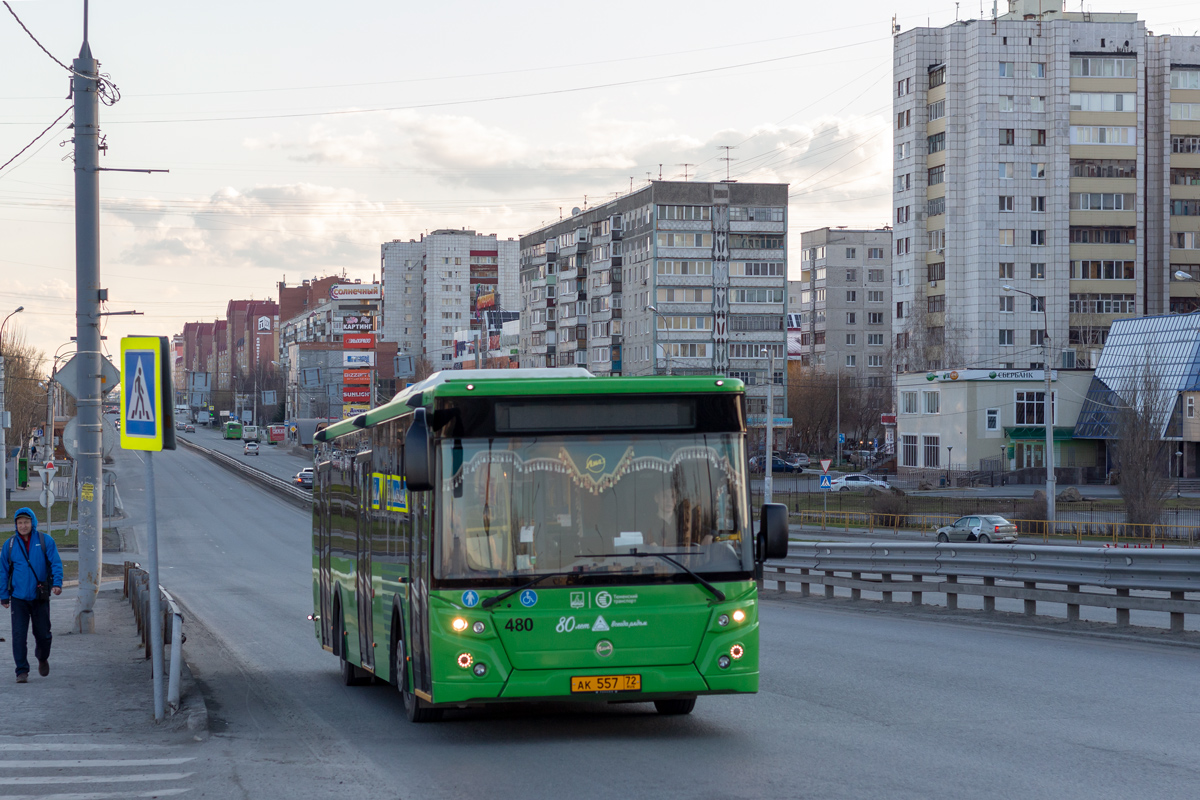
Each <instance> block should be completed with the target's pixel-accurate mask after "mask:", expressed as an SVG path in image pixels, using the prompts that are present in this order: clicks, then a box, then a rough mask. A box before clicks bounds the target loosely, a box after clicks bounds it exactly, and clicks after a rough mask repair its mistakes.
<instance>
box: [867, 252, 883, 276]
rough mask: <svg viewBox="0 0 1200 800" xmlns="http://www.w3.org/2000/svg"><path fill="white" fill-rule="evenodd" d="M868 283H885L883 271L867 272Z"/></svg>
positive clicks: (870, 270) (871, 270)
mask: <svg viewBox="0 0 1200 800" xmlns="http://www.w3.org/2000/svg"><path fill="white" fill-rule="evenodd" d="M881 257H882V256H881ZM867 281H868V282H869V283H883V270H881V269H869V270H867Z"/></svg>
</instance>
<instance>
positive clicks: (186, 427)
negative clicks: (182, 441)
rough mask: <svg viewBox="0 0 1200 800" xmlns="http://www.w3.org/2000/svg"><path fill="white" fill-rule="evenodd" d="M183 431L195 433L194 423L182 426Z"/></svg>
mask: <svg viewBox="0 0 1200 800" xmlns="http://www.w3.org/2000/svg"><path fill="white" fill-rule="evenodd" d="M183 432H184V433H195V432H196V426H195V425H185V426H184V428H183Z"/></svg>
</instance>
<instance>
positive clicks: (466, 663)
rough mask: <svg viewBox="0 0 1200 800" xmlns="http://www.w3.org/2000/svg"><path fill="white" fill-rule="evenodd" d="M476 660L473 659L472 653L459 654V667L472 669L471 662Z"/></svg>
mask: <svg viewBox="0 0 1200 800" xmlns="http://www.w3.org/2000/svg"><path fill="white" fill-rule="evenodd" d="M474 660H475V659H474V658H472V657H471V654H470V653H459V654H458V665H459V666H460V667H462V668H463V669H470V668H471V662H473V661H474Z"/></svg>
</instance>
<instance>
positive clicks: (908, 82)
mask: <svg viewBox="0 0 1200 800" xmlns="http://www.w3.org/2000/svg"><path fill="white" fill-rule="evenodd" d="M911 92H912V78H905V79H903V80H899V81H896V97H904V95H906V94H910V93H911Z"/></svg>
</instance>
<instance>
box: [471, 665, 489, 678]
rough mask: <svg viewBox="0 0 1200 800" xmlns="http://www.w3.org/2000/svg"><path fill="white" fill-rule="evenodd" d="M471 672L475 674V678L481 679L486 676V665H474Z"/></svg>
mask: <svg viewBox="0 0 1200 800" xmlns="http://www.w3.org/2000/svg"><path fill="white" fill-rule="evenodd" d="M472 672H474V673H475V676H476V677H478V678H482V677H483V676H484V675H487V664H476V665H475V669H474V670H472Z"/></svg>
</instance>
